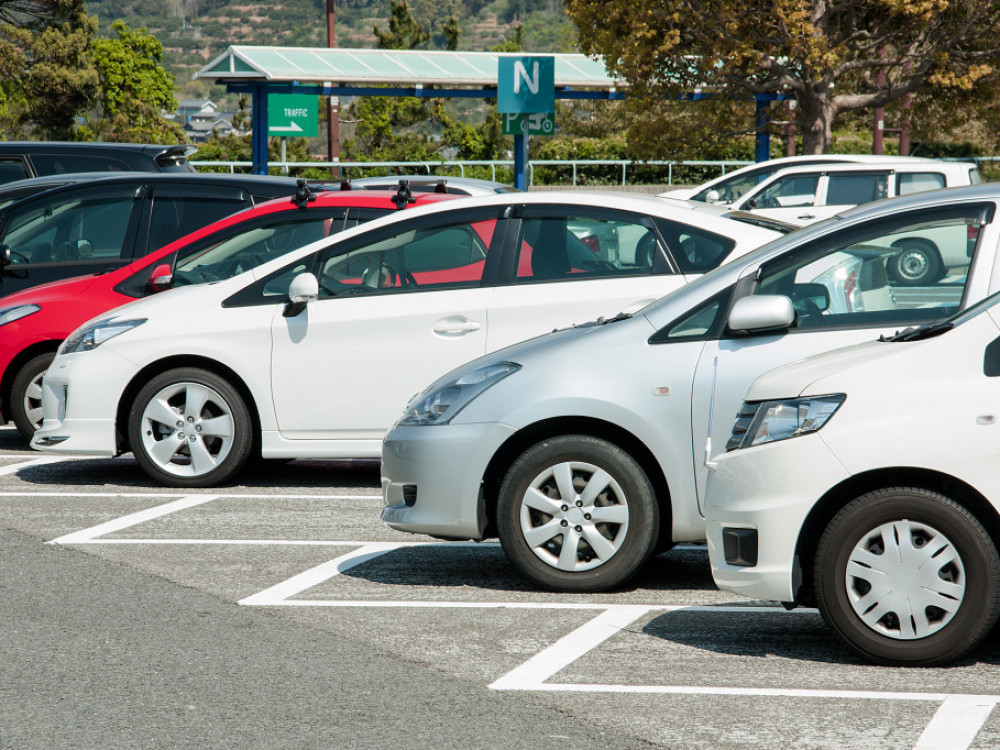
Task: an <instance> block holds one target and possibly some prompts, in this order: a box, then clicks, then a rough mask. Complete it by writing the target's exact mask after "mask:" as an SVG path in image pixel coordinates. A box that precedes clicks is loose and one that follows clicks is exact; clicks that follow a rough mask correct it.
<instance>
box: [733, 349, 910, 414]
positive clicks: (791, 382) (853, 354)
mask: <svg viewBox="0 0 1000 750" xmlns="http://www.w3.org/2000/svg"><path fill="white" fill-rule="evenodd" d="M911 346H912V345H910V344H906V343H903V342H892V341H866V342H865V343H863V344H854V345H853V346H846V347H843V348H842V349H834V350H833V351H829V352H824V353H822V354H815V355H813V356H811V357H806V358H805V359H800V360H798V361H796V362H791V363H790V364H787V365H782V366H781V367H778V368H776V369H774V370H771V371H769V372H766V373H764V374H763V375H761V376H759V377H758V378H757V379H756V380H754V381H753V383H751V384H750V388H749V389H748V390H747V395H746V400H747V401H771V400H775V399H785V398H794V397H796V396H801V395H803V394H805V393H806V392H809V393H810V394H811V395H819V394H818V393H814V392H813V388H812V386H813V384H815V383H817V381H820V380H823V379H824V378H828V377H830V376H832V375H842V374H843V373H845V372H847V371H848V370H853V369H855V368H857V367H870V366H873V364H874V362H875V361H877V360H882V359H885V358H887V357H893V356H897V355H899V354H901V353H902V352H904V351H909V350H910V348H911Z"/></svg>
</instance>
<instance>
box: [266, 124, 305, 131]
mask: <svg viewBox="0 0 1000 750" xmlns="http://www.w3.org/2000/svg"><path fill="white" fill-rule="evenodd" d="M268 130H269V131H270V132H272V133H301V132H302V128H301V127H300V126H299V124H298V123H297V122H293V123H292V124H291V125H281V126H278V125H271V126H270V127H269V128H268Z"/></svg>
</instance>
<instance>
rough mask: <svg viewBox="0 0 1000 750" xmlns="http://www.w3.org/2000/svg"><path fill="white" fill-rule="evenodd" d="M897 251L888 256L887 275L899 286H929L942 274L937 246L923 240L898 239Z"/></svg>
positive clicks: (941, 264)
mask: <svg viewBox="0 0 1000 750" xmlns="http://www.w3.org/2000/svg"><path fill="white" fill-rule="evenodd" d="M893 247H894V248H898V249H899V252H898V253H896V254H895V255H894V256H892V258H890V260H889V263H888V264H887V265H888V271H889V277H890V278H891V279H892V280H893V281H894V282H896V283H897V284H898V285H899V286H930V285H931V284H933V283H935V282H937V281H938V279H940V278H941V277H942V276H944V264H943V263H942V262H941V255H940V254H939V253H938V250H937V248H936V247H935V246H934V245H933V244H932V243H930V242H925V241H923V240H900V241H899V242H897V243H896V244H895V245H893Z"/></svg>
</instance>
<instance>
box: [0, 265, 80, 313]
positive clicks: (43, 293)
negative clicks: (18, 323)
mask: <svg viewBox="0 0 1000 750" xmlns="http://www.w3.org/2000/svg"><path fill="white" fill-rule="evenodd" d="M99 275H100V274H95V273H91V274H87V275H86V276H74V277H73V278H70V279H59V281H52V282H49V283H48V284H39V285H38V286H33V287H31V288H30V289H24V290H22V291H20V292H15V293H14V294H10V295H8V296H6V297H4V298H3V299H0V307H17V306H18V305H27V304H32V303H34V304H39V303H41V302H46V301H48V300H51V299H66V298H67V297H75V296H76V295H78V294H82V293H83V292H85V291H86V290H87V289H88V288H89V287H90V285H91V284H93V283H94V279H96V278H97V277H98V276H99Z"/></svg>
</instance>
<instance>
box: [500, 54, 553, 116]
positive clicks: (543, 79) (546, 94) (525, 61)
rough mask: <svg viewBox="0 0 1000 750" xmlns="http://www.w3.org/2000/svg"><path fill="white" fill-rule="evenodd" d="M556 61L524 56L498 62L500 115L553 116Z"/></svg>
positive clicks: (505, 58)
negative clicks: (532, 113)
mask: <svg viewBox="0 0 1000 750" xmlns="http://www.w3.org/2000/svg"><path fill="white" fill-rule="evenodd" d="M555 70H556V64H555V58H553V57H541V56H536V55H525V56H523V57H501V58H499V69H498V70H497V111H498V112H554V111H555V108H556V86H555V80H556V77H555Z"/></svg>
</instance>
